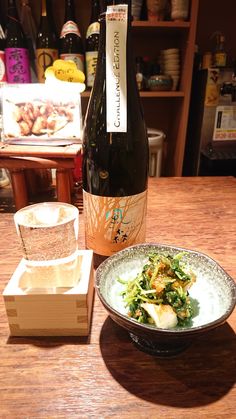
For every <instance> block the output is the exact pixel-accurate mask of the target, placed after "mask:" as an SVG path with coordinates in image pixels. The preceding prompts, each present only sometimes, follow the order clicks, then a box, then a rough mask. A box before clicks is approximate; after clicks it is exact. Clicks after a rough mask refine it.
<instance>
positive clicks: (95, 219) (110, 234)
mask: <svg viewBox="0 0 236 419" xmlns="http://www.w3.org/2000/svg"><path fill="white" fill-rule="evenodd" d="M83 200H84V216H85V225H86V229H85V231H86V237H85V241H86V247H87V248H89V249H93V251H94V252H95V253H97V254H99V255H104V256H110V255H112V254H114V253H116V252H118V251H119V250H122V249H124V248H125V247H127V246H131V245H134V244H138V243H143V242H144V241H145V233H146V209H147V191H144V192H142V193H139V194H137V195H131V196H121V197H106V196H98V195H92V194H90V193H88V192H85V191H83Z"/></svg>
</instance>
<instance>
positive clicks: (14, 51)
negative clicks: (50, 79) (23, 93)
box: [5, 48, 31, 83]
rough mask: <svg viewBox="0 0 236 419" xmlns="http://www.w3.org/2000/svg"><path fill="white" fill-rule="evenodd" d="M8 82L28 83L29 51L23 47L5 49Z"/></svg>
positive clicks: (29, 77)
mask: <svg viewBox="0 0 236 419" xmlns="http://www.w3.org/2000/svg"><path fill="white" fill-rule="evenodd" d="M5 57H6V58H5V59H6V70H7V81H8V83H30V82H31V75H30V64H29V52H28V50H27V49H25V48H6V49H5Z"/></svg>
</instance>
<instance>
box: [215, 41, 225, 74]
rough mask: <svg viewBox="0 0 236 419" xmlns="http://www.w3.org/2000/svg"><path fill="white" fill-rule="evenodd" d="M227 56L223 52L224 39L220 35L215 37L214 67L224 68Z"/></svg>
mask: <svg viewBox="0 0 236 419" xmlns="http://www.w3.org/2000/svg"><path fill="white" fill-rule="evenodd" d="M226 60H227V54H226V50H225V37H224V35H222V34H217V35H216V47H215V52H214V66H215V67H225V66H226Z"/></svg>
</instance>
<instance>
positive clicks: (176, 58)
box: [161, 48, 180, 90]
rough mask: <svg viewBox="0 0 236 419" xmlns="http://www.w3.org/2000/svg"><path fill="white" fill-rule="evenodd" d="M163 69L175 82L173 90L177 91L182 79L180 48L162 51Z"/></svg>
mask: <svg viewBox="0 0 236 419" xmlns="http://www.w3.org/2000/svg"><path fill="white" fill-rule="evenodd" d="M161 67H162V72H163V73H164V74H168V75H169V76H171V78H172V80H173V86H172V90H177V89H178V85H179V79H180V52H179V49H178V48H169V49H164V50H162V51H161Z"/></svg>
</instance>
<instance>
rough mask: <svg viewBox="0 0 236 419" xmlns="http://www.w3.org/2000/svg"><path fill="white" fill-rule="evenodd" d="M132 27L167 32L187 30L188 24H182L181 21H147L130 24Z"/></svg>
mask: <svg viewBox="0 0 236 419" xmlns="http://www.w3.org/2000/svg"><path fill="white" fill-rule="evenodd" d="M132 26H133V27H134V28H144V29H145V30H147V29H167V30H168V31H169V30H171V29H189V28H190V22H183V21H174V22H172V21H157V22H149V21H148V20H136V21H134V22H132Z"/></svg>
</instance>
